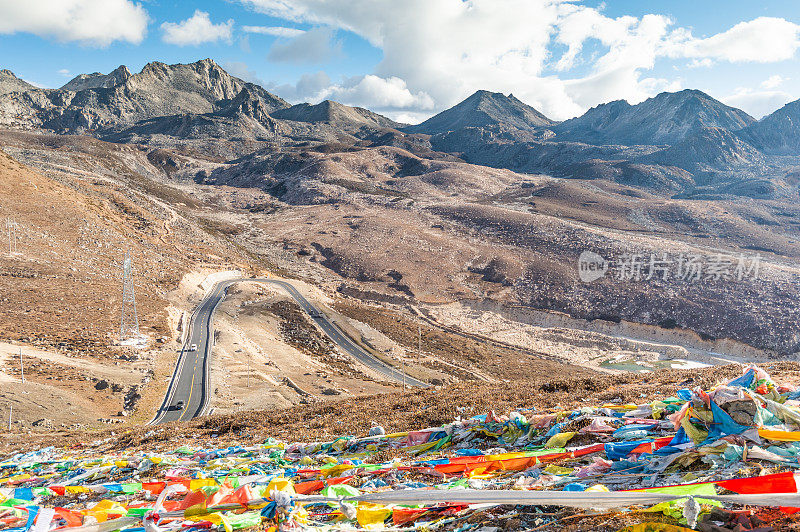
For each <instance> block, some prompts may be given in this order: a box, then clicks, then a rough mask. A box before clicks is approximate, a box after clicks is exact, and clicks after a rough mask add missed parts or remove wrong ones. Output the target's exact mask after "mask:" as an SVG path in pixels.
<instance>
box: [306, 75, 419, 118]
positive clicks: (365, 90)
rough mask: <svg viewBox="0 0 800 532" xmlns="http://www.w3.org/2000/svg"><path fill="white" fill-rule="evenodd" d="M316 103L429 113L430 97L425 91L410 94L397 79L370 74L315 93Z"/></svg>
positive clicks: (403, 83) (403, 82) (402, 82)
mask: <svg viewBox="0 0 800 532" xmlns="http://www.w3.org/2000/svg"><path fill="white" fill-rule="evenodd" d="M315 99H317V100H336V101H338V102H342V103H345V104H347V105H359V106H364V107H369V108H370V109H377V110H387V109H421V110H432V109H433V107H434V102H433V98H431V97H430V96H429V95H427V94H425V93H424V92H416V93H414V92H411V91H410V90H409V89H408V87H407V86H406V82H405V81H403V80H402V79H400V78H395V77H390V78H381V77H378V76H375V75H373V74H369V75H366V76H357V77H354V78H350V79H347V80H345V81H344V82H343V83H341V84H338V85H330V86H328V87H326V88H324V89H323V90H322V91H320V92H319V93H317V95H316V98H315Z"/></svg>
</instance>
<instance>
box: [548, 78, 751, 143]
mask: <svg viewBox="0 0 800 532" xmlns="http://www.w3.org/2000/svg"><path fill="white" fill-rule="evenodd" d="M754 121H755V119H754V118H753V117H752V116H750V115H748V114H747V113H745V112H744V111H742V110H740V109H736V108H734V107H729V106H727V105H725V104H724V103H722V102H720V101H719V100H716V99H715V98H712V97H711V96H709V95H708V94H706V93H704V92H703V91H700V90H696V89H685V90H682V91H678V92H662V93H660V94H658V95H656V96H653V97H652V98H648V99H647V100H645V101H643V102H641V103H639V104H636V105H630V104H628V103H627V102H621V101H619V102H611V103H609V104H605V105H598V106H597V107H593V108H592V109H590V110H589V111H587V112H586V113H585V114H584V115H582V116H579V117H577V118H573V119H570V120H567V121H565V122H562V123H561V124H559V125H558V126H556V127H555V128H554V130H555V131H556V134H557V137H556V138H557V139H559V140H571V141H578V142H586V143H589V144H623V145H627V146H632V145H640V144H651V145H652V144H675V143H678V142H681V141H682V140H683V139H685V138H687V136H689V135H690V133H692V132H694V131H696V130H699V129H702V128H713V127H719V128H723V129H726V130H728V131H738V130H740V129H742V128H743V127H746V126H747V125H749V124H751V123H753V122H754Z"/></svg>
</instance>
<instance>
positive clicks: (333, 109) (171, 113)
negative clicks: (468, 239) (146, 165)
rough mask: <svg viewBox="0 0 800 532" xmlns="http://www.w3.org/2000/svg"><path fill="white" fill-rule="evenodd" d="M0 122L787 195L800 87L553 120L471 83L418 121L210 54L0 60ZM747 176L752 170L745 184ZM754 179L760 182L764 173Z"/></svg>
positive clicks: (685, 95) (656, 101)
mask: <svg viewBox="0 0 800 532" xmlns="http://www.w3.org/2000/svg"><path fill="white" fill-rule="evenodd" d="M0 126H4V127H9V128H20V129H43V130H51V131H54V132H57V133H62V134H83V135H91V136H96V137H98V138H101V139H104V140H110V141H114V142H129V143H143V144H152V145H155V146H161V147H176V146H181V147H183V148H192V149H196V150H201V151H210V152H211V153H213V155H214V156H215V157H218V158H219V157H221V158H223V159H233V158H241V157H244V156H247V155H248V154H250V153H254V152H256V151H259V150H263V149H269V148H270V146H271V147H272V149H277V147H278V146H279V147H281V149H288V148H292V147H296V148H303V147H306V148H308V147H314V146H322V145H326V146H332V145H336V146H338V148H326V149H359V148H363V147H373V146H382V145H386V146H395V147H401V148H403V149H406V150H408V151H410V152H412V153H414V154H416V155H419V156H424V157H428V158H442V157H451V158H452V157H457V158H460V159H462V160H464V161H466V162H470V163H474V164H481V165H485V166H492V167H498V168H508V169H511V170H515V171H521V172H527V173H547V174H552V175H554V176H557V177H567V178H569V177H572V178H580V179H595V178H600V179H610V180H613V181H617V182H619V183H630V184H635V185H636V186H641V187H646V188H650V189H653V190H656V191H660V192H664V193H670V194H683V195H688V196H692V195H693V194H698V193H702V194H703V195H704V196H708V195H712V196H713V195H715V194H716V195H726V194H736V195H750V196H754V197H772V196H776V195H783V196H785V195H786V194H789V195H795V196H796V195H797V190H796V188H795V187H793V186H786V183H785V182H783V181H782V180H785V178H786V177H787V176H789V175H792V176H795V175H796V173H797V168H796V167H795V165H796V161H795V159H794V157H797V156H800V101H796V102H792V103H790V104H788V105H786V106H785V107H783V108H782V109H779V110H777V111H775V112H774V113H772V114H771V115H769V116H767V117H765V118H763V119H762V120H760V121H756V120H755V119H754V118H753V117H751V116H750V115H748V114H747V113H745V112H744V111H741V110H739V109H736V108H733V107H730V106H727V105H725V104H723V103H721V102H719V101H718V100H715V99H714V98H712V97H711V96H709V95H708V94H705V93H703V92H701V91H698V90H683V91H680V92H675V93H661V94H659V95H657V96H654V97H653V98H650V99H648V100H645V101H643V102H641V103H639V104H637V105H630V104H629V103H627V102H625V101H622V100H619V101H614V102H610V103H606V104H602V105H598V106H597V107H594V108H592V109H590V110H589V111H587V112H586V113H585V114H583V115H582V116H579V117H576V118H572V119H570V120H566V121H564V122H556V121H554V120H551V119H549V118H547V117H546V116H545V115H543V114H542V113H541V112H539V111H538V110H536V109H534V108H533V107H531V106H529V105H526V104H525V103H523V102H522V101H520V100H519V99H517V98H516V97H514V96H513V95H508V96H506V95H503V94H499V93H493V92H488V91H483V90H480V91H477V92H476V93H474V94H473V95H471V96H470V97H468V98H467V99H465V100H464V101H463V102H461V103H459V104H457V105H455V106H454V107H452V108H450V109H447V110H445V111H442V112H441V113H439V114H437V115H435V116H433V117H431V118H429V119H428V120H426V121H425V122H422V123H421V124H418V125H413V126H408V125H405V124H399V123H397V122H395V121H393V120H391V119H389V118H386V117H384V116H381V115H379V114H377V113H374V112H372V111H369V110H367V109H362V108H358V107H350V106H347V105H343V104H340V103H337V102H333V101H324V102H321V103H318V104H313V105H312V104H308V103H301V104H297V105H290V104H289V103H288V102H286V101H284V100H283V99H281V98H280V97H278V96H276V95H274V94H272V93H270V92H269V91H267V90H265V89H264V88H262V87H260V86H258V85H255V84H252V83H248V82H246V81H244V80H241V79H239V78H236V77H234V76H231V75H230V74H228V73H227V72H226V71H225V70H224V69H222V68H221V67H220V66H219V65H217V64H216V63H215V62H214V61H213V60H211V59H204V60H202V61H197V62H195V63H191V64H186V65H184V64H177V65H166V64H164V63H158V62H153V63H149V64H147V65H146V66H145V67H144V68H143V69H142V71H141V72H139V73H136V74H131V72H130V71H129V70H128V69H127V68H126V67H125V66H120V67H119V68H117V69H116V70H114V71H113V72H111V73H109V74H101V73H94V74H82V75H79V76H77V77H75V78H74V79H72V80H70V81H69V82H68V83H67V84H65V85H64V86H63V87H61V88H60V89H41V88H37V87H34V86H33V85H30V84H28V83H26V82H25V81H23V80H21V79H19V78H17V77H16V76H15V75H14V74H13V73H12V72H10V71H8V70H0ZM748 183H757V184H758V186H750V185H748ZM765 183H766V184H767V185H766V186H765Z"/></svg>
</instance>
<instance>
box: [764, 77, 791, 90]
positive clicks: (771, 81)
mask: <svg viewBox="0 0 800 532" xmlns="http://www.w3.org/2000/svg"><path fill="white" fill-rule="evenodd" d="M784 81H786V78H784V77H783V76H781V75H779V74H775V75H774V76H770V77H768V78H767V79H765V80H764V81H762V82H761V88H762V89H777V88H778V87H780V86H781V85H782V84H783V82H784Z"/></svg>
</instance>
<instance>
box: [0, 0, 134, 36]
mask: <svg viewBox="0 0 800 532" xmlns="http://www.w3.org/2000/svg"><path fill="white" fill-rule="evenodd" d="M149 20H150V18H149V16H148V14H147V11H146V10H145V9H144V8H143V7H142V6H141V5H140V4H137V3H134V2H131V1H129V0H37V1H36V2H20V1H19V0H0V34H12V33H17V32H25V33H32V34H34V35H38V36H40V37H45V38H52V39H55V40H57V41H61V42H78V43H81V44H85V45H90V46H108V45H109V44H111V43H113V42H115V41H125V42H130V43H133V44H139V43H140V42H142V39H144V37H145V35H146V34H147V24H148V22H149Z"/></svg>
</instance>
